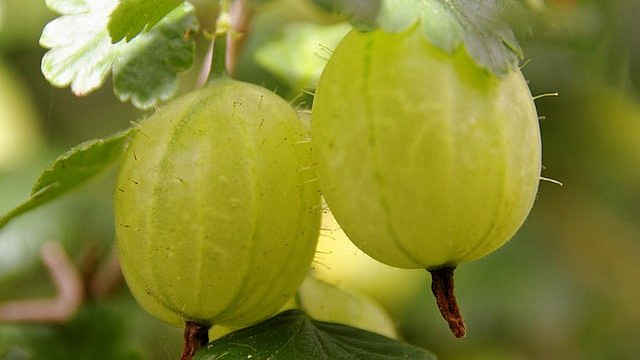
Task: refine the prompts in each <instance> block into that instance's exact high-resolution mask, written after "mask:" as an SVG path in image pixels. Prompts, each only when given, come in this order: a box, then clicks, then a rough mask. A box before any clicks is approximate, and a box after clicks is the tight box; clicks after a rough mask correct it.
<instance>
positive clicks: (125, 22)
mask: <svg viewBox="0 0 640 360" xmlns="http://www.w3.org/2000/svg"><path fill="white" fill-rule="evenodd" d="M181 2H182V0H154V1H150V0H122V1H120V3H119V4H118V7H116V9H115V10H114V11H113V12H112V13H111V19H110V20H109V25H108V29H109V35H111V42H112V43H117V42H118V41H120V40H122V39H124V38H125V37H126V40H127V41H130V40H131V39H133V38H134V37H136V35H138V34H140V33H141V32H142V31H143V30H144V31H149V29H151V28H152V27H153V26H154V25H155V24H157V23H158V22H159V21H160V20H162V18H164V17H165V16H166V15H167V14H168V13H170V12H171V11H172V10H173V9H175V8H176V7H177V6H178V5H180V3H181Z"/></svg>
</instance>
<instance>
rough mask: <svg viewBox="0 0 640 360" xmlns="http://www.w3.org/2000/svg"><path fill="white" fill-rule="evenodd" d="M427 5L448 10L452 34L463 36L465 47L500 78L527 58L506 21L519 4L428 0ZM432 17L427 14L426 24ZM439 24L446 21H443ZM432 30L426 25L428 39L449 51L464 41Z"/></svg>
mask: <svg viewBox="0 0 640 360" xmlns="http://www.w3.org/2000/svg"><path fill="white" fill-rule="evenodd" d="M426 3H432V4H433V5H434V6H438V5H439V6H441V7H442V9H443V10H448V11H447V13H448V16H446V17H444V19H446V20H444V21H446V22H449V23H450V25H449V28H450V29H452V30H451V31H454V32H460V33H462V38H463V40H464V47H465V48H466V49H467V51H468V52H469V55H471V57H473V58H474V59H475V60H476V61H477V62H478V63H479V64H480V65H482V66H483V67H485V68H487V69H489V70H491V71H492V72H493V73H495V74H498V75H502V74H505V73H507V72H509V70H511V69H514V68H517V66H518V61H519V60H520V59H521V58H522V57H523V54H522V48H520V44H519V43H518V40H517V39H516V37H515V34H514V32H513V29H512V28H511V26H510V25H509V24H508V23H507V22H506V15H507V14H508V12H509V11H510V9H512V8H513V7H514V6H516V5H517V4H516V3H515V2H514V1H513V0H483V1H468V0H428V1H427V2H426ZM436 4H437V5H436ZM427 8H428V7H427ZM428 15H430V14H429V13H425V24H426V23H428V22H429V19H431V17H428ZM454 19H455V21H457V26H456V25H455V24H454V21H453V20H454ZM438 21H441V22H442V20H440V19H438ZM443 25H444V24H441V27H442V26H443ZM430 30H432V29H431V28H430V27H429V26H425V34H426V35H427V37H429V38H430V39H432V41H434V43H435V44H436V45H439V46H441V47H442V48H443V49H445V50H447V48H450V49H453V48H454V47H455V44H456V43H457V42H459V41H460V39H459V38H458V36H448V35H446V34H443V32H442V31H440V32H436V31H430ZM443 35H444V36H443ZM433 39H435V40H433ZM439 43H440V44H439ZM449 51H451V50H449Z"/></svg>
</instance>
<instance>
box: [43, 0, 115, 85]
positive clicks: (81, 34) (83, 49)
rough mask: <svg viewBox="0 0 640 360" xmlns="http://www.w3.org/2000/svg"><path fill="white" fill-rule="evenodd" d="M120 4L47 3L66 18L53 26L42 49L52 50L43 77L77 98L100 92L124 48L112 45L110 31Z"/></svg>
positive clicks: (91, 0)
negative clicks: (110, 21)
mask: <svg viewBox="0 0 640 360" xmlns="http://www.w3.org/2000/svg"><path fill="white" fill-rule="evenodd" d="M116 4H117V2H116V0H47V6H48V7H49V8H50V9H51V10H53V11H56V12H58V13H59V14H62V16H61V17H59V18H56V19H54V20H52V21H51V22H49V23H48V24H47V25H46V26H45V28H44V30H43V31H42V36H41V37H40V45H41V46H43V47H45V48H49V49H51V50H49V51H48V52H47V53H46V54H45V55H44V57H43V58H42V73H43V74H44V76H45V77H46V78H47V80H49V82H50V83H51V84H52V85H54V86H57V87H65V86H67V85H71V90H72V91H73V93H74V94H76V95H86V94H88V93H89V92H91V91H93V90H95V89H97V88H99V87H100V86H101V85H102V83H103V82H104V79H105V78H106V77H107V75H108V74H109V72H110V71H111V65H112V64H113V61H114V60H115V58H116V57H117V56H118V53H119V51H120V48H121V47H122V45H121V44H115V45H112V44H111V41H110V39H109V37H108V34H107V31H106V24H107V19H108V16H109V13H110V12H111V10H112V9H113V7H114V6H115V5H116Z"/></svg>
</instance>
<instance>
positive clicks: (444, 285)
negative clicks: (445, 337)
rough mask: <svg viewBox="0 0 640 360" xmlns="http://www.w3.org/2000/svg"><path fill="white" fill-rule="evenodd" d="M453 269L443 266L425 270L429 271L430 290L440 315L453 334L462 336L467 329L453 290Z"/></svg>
mask: <svg viewBox="0 0 640 360" xmlns="http://www.w3.org/2000/svg"><path fill="white" fill-rule="evenodd" d="M455 269H456V268H455V267H445V268H440V269H437V270H427V271H429V272H430V273H431V279H432V280H431V291H432V292H433V295H434V296H435V297H436V303H437V304H438V309H440V313H441V314H442V317H443V318H444V319H445V320H446V321H447V323H448V324H449V329H451V332H452V333H453V336H455V337H457V338H463V337H464V336H465V335H466V332H467V330H466V328H465V325H464V320H463V319H462V315H460V308H459V307H458V302H457V301H456V296H455V294H454V292H453V288H454V283H453V271H454V270H455Z"/></svg>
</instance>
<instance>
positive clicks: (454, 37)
mask: <svg viewBox="0 0 640 360" xmlns="http://www.w3.org/2000/svg"><path fill="white" fill-rule="evenodd" d="M316 1H317V2H324V1H330V2H331V3H332V4H333V6H334V7H336V6H338V8H342V9H349V6H352V3H353V2H354V1H355V0H316ZM380 1H381V3H380V4H379V5H377V4H374V2H371V3H370V5H369V11H368V12H363V11H362V10H361V12H360V13H359V16H362V14H368V15H367V16H368V18H366V19H359V21H356V22H354V25H356V26H357V27H358V28H360V29H361V30H371V29H375V28H381V29H384V30H385V31H388V32H400V31H403V30H405V29H407V28H408V27H409V26H412V25H413V24H415V23H416V22H417V21H420V22H421V23H422V26H423V29H424V34H425V36H426V38H427V39H428V40H429V41H430V42H431V43H433V44H434V45H436V46H438V47H440V48H441V49H443V50H445V51H447V52H452V51H454V50H455V49H458V48H459V47H460V46H464V47H465V48H466V50H467V52H468V53H469V55H471V57H472V58H473V59H475V60H476V62H477V63H478V64H479V65H480V66H482V67H484V68H486V69H488V70H490V71H491V72H493V73H494V74H496V75H503V74H505V73H507V72H508V71H509V70H511V69H515V68H517V66H518V61H519V59H521V58H522V57H523V54H522V49H521V48H520V45H519V44H518V41H517V40H516V37H515V34H514V32H513V30H512V28H511V26H510V25H509V23H508V22H507V21H506V20H507V17H508V15H511V12H512V11H514V10H516V9H518V7H519V3H518V2H517V1H516V0H482V1H479V0H380ZM336 3H338V4H342V5H341V6H340V5H336ZM376 9H377V11H372V10H376ZM354 16H355V15H354Z"/></svg>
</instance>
